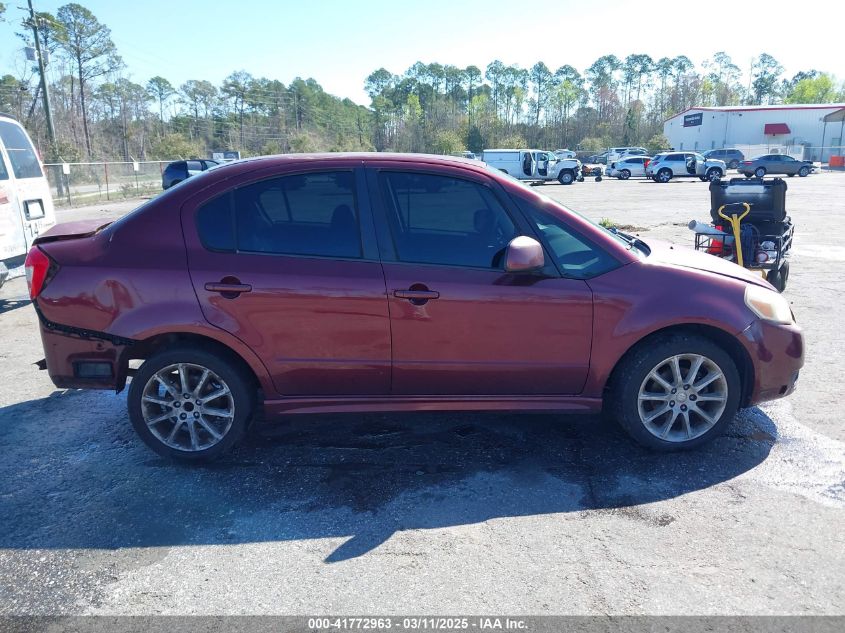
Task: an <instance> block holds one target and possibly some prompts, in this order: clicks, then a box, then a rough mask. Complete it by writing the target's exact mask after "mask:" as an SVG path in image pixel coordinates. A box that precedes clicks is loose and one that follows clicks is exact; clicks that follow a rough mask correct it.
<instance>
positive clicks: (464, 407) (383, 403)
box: [264, 396, 602, 416]
mask: <svg viewBox="0 0 845 633" xmlns="http://www.w3.org/2000/svg"><path fill="white" fill-rule="evenodd" d="M601 407H602V401H601V398H583V397H579V396H335V397H301V396H297V397H291V398H283V399H280V400H265V401H264V412H265V414H267V415H268V416H272V415H280V414H287V415H290V414H296V413H365V412H380V411H515V412H520V411H548V412H562V413H582V414H590V413H598V412H600V411H601Z"/></svg>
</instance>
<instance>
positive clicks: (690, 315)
mask: <svg viewBox="0 0 845 633" xmlns="http://www.w3.org/2000/svg"><path fill="white" fill-rule="evenodd" d="M588 284H589V285H590V288H591V289H592V290H593V296H594V310H593V315H594V317H593V318H594V327H593V347H592V352H591V355H590V372H589V375H588V377H587V382H586V385H585V387H584V395H585V396H587V397H601V395H602V393H603V392H604V388H605V386H606V384H607V381H608V379H609V378H610V375H611V373H612V372H613V369H614V368H615V367H616V364H617V363H618V362H619V361H620V360H621V359H622V357H623V356H624V355H625V354H626V353H627V352H628V351H629V350H630V349H631V348H633V347H634V346H635V345H636V344H637V343H639V342H640V341H642V340H643V339H645V338H646V337H648V336H650V335H652V334H654V333H655V332H659V331H661V330H665V329H667V328H673V327H678V326H684V325H690V326H707V327H711V328H716V329H718V330H720V331H722V332H724V333H725V334H728V335H730V336H733V337H736V336H737V335H738V334H739V333H740V332H742V331H743V330H745V329H746V328H747V327H748V326H749V324H750V323H751V322H752V321H753V320H754V317H753V315H752V314H751V313H750V311H749V310H748V308H747V307H746V306H745V301H744V298H743V297H744V293H745V286H746V284H745V283H744V282H742V281H739V280H736V279H732V278H730V277H723V276H720V275H714V274H712V273H706V272H703V271H698V270H693V269H683V268H680V267H673V266H665V265H653V264H649V263H648V262H647V261H644V262H635V263H632V264H629V265H627V266H623V267H622V268H618V269H616V270H613V271H611V272H609V273H606V274H604V275H601V276H600V277H597V278H595V279H591V280H589V281H588Z"/></svg>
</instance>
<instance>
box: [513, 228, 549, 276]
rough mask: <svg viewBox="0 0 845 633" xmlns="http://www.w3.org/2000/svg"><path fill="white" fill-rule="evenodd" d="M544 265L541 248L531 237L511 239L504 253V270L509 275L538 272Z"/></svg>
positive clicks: (521, 236) (523, 236)
mask: <svg viewBox="0 0 845 633" xmlns="http://www.w3.org/2000/svg"><path fill="white" fill-rule="evenodd" d="M545 263H546V260H545V257H544V256H543V247H542V246H541V245H540V242H538V241H537V240H535V239H534V238H533V237H528V236H527V235H520V236H518V237H515V238H513V239H512V240H511V241H510V243H509V244H508V248H507V251H506V252H505V270H506V271H507V272H509V273H525V272H530V271H532V270H539V269H540V268H542V267H543V266H544V265H545Z"/></svg>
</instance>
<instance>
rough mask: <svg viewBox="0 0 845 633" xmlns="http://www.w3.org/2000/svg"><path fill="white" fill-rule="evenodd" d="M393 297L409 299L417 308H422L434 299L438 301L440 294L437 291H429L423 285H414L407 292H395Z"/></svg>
mask: <svg viewBox="0 0 845 633" xmlns="http://www.w3.org/2000/svg"><path fill="white" fill-rule="evenodd" d="M393 296H394V297H396V298H397V299H407V300H408V301H410V302H411V303H412V304H414V305H415V306H422V305H425V304H426V303H428V302H429V301H430V300H432V299H437V298H438V297H439V296H440V293H439V292H437V291H436V290H429V289H428V288H426V287H425V286H424V285H423V284H414V285H413V286H411V287H410V288H408V289H407V290H394V291H393Z"/></svg>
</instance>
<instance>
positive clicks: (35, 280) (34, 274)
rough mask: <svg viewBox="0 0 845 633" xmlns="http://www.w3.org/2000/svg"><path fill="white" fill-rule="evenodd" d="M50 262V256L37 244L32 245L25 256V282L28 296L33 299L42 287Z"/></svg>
mask: <svg viewBox="0 0 845 633" xmlns="http://www.w3.org/2000/svg"><path fill="white" fill-rule="evenodd" d="M50 264H51V262H50V258H49V257H47V256H46V255H45V254H44V251H42V250H41V249H40V248H38V247H37V246H33V247H32V249H30V251H29V253H28V254H27V256H26V261H25V262H24V269H25V270H26V283H27V285H28V286H29V298H30V299H32V300H33V301H34V300H35V297H37V296H38V295H39V294H40V293H41V290H43V288H44V282H45V281H46V280H47V273H48V272H50Z"/></svg>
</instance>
